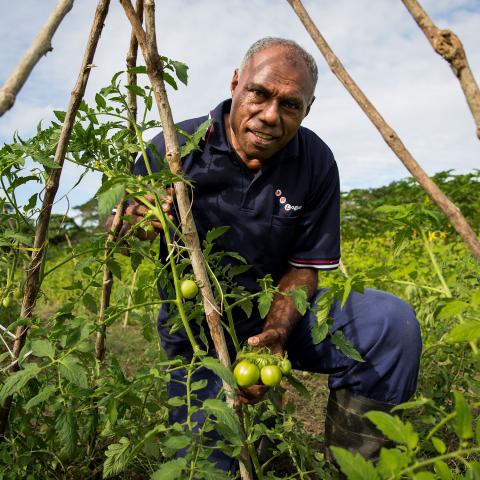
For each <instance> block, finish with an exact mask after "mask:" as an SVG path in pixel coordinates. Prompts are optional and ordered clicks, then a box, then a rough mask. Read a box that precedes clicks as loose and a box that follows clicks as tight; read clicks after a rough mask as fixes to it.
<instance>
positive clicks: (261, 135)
mask: <svg viewBox="0 0 480 480" xmlns="http://www.w3.org/2000/svg"><path fill="white" fill-rule="evenodd" d="M250 132H251V133H253V135H254V136H255V137H256V138H257V139H258V140H260V141H261V142H262V143H264V142H271V141H273V140H276V137H274V136H273V135H270V134H269V133H265V132H259V131H258V130H250Z"/></svg>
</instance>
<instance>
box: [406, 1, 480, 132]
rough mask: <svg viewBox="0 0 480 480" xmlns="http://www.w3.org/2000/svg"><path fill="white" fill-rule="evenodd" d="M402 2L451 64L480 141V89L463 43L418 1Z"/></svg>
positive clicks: (433, 44) (437, 50) (429, 39)
mask: <svg viewBox="0 0 480 480" xmlns="http://www.w3.org/2000/svg"><path fill="white" fill-rule="evenodd" d="M402 2H403V4H404V5H405V7H407V10H408V11H409V12H410V14H411V15H412V17H413V19H414V20H415V22H417V25H418V26H419V27H420V29H421V30H422V32H423V33H424V34H425V36H426V37H427V40H428V41H429V42H430V45H431V46H432V47H433V49H434V50H435V51H436V52H437V53H438V54H439V55H440V56H441V57H442V58H443V59H444V60H446V61H447V62H448V63H449V64H450V68H451V69H452V72H453V73H454V75H455V76H456V77H457V78H458V81H459V82H460V86H461V87H462V90H463V93H464V95H465V99H466V100H467V104H468V106H469V108H470V111H471V112H472V115H473V120H474V121H475V125H476V126H477V137H478V138H479V139H480V89H479V88H478V84H477V81H476V80H475V77H474V76H473V72H472V69H471V68H470V65H469V63H468V60H467V55H466V53H465V50H464V48H463V45H462V42H461V41H460V39H459V38H458V37H457V35H455V33H454V32H452V31H451V30H446V29H440V28H438V27H437V26H436V25H435V24H434V23H433V21H432V19H431V18H430V17H429V16H428V14H427V12H426V11H425V10H424V9H423V8H422V6H421V5H420V3H419V2H418V1H417V0H402Z"/></svg>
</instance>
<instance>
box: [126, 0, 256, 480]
mask: <svg viewBox="0 0 480 480" xmlns="http://www.w3.org/2000/svg"><path fill="white" fill-rule="evenodd" d="M119 1H120V4H121V5H122V7H123V9H124V10H125V13H126V15H127V17H128V19H129V20H130V23H131V24H132V28H133V30H134V32H135V35H136V37H137V41H138V43H139V45H140V48H141V50H142V54H143V57H144V59H145V63H146V66H147V73H148V77H149V79H150V83H151V85H152V89H153V92H154V96H155V100H156V103H157V107H158V111H159V114H160V120H161V123H162V127H163V135H164V138H165V146H166V159H167V161H168V164H169V167H170V170H171V171H172V172H173V173H174V174H178V173H180V172H181V162H180V148H179V145H178V139H177V134H176V131H175V125H174V123H173V118H172V111H171V109H170V105H169V102H168V97H167V92H166V90H165V83H164V81H163V64H162V59H161V57H160V55H159V54H158V51H157V49H156V40H155V39H154V38H153V35H154V8H155V5H154V1H153V0H145V24H146V25H147V27H149V30H148V38H147V34H146V33H145V32H144V30H143V28H142V25H141V23H140V21H139V19H138V17H137V15H136V14H135V11H134V9H133V7H132V4H131V2H130V0H119ZM174 189H175V196H176V199H177V204H178V208H179V212H180V220H181V229H182V233H183V240H184V243H185V247H186V249H187V251H188V253H189V256H190V260H191V262H192V268H193V272H194V274H195V278H196V280H197V281H198V283H199V285H200V292H201V295H202V301H203V307H204V310H205V316H206V319H207V323H208V327H209V329H210V335H211V337H212V340H213V343H214V346H215V350H216V352H217V355H218V358H219V360H220V362H221V363H222V364H223V365H224V366H225V367H227V368H229V369H230V368H231V363H230V356H229V354H228V349H227V344H226V342H225V336H224V333H223V328H222V325H221V321H220V313H219V312H220V310H219V307H218V305H217V304H216V301H215V297H214V295H213V292H212V288H211V285H210V279H209V277H208V273H207V269H206V265H205V259H204V257H203V254H202V249H201V246H200V240H199V238H198V233H197V229H196V227H195V222H194V219H193V215H192V211H191V206H190V199H189V195H188V190H187V187H186V185H185V184H184V183H183V182H176V183H175V184H174ZM223 386H224V389H225V391H226V392H227V402H228V404H229V405H230V406H231V407H232V408H233V409H234V400H235V391H234V390H233V389H232V387H230V386H229V385H228V384H226V383H225V382H224V384H223ZM238 413H240V414H241V412H240V411H239V410H238V409H237V414H238ZM240 419H241V417H240ZM241 424H243V423H241ZM241 456H242V461H241V462H240V468H241V472H240V473H241V476H242V479H245V480H250V479H252V475H251V470H250V468H251V467H250V457H249V456H248V453H247V452H246V449H245V448H244V449H243V452H242V455H241Z"/></svg>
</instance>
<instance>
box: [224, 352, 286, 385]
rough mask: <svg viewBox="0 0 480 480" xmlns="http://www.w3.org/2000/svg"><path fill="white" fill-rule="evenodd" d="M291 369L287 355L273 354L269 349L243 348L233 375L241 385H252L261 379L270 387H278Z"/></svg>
mask: <svg viewBox="0 0 480 480" xmlns="http://www.w3.org/2000/svg"><path fill="white" fill-rule="evenodd" d="M291 371H292V364H291V362H290V360H289V359H288V358H287V357H286V356H285V357H282V356H280V355H273V354H271V353H270V351H269V350H268V349H261V350H255V351H247V350H243V351H242V352H240V353H239V354H238V355H237V362H236V365H235V368H234V369H233V376H234V377H235V381H236V382H237V385H238V386H239V387H251V386H252V385H255V384H258V383H260V382H259V381H261V383H263V385H266V386H268V387H276V386H277V385H279V384H280V382H281V381H282V378H283V376H284V375H289V374H290V372H291Z"/></svg>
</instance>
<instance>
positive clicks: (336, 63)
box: [287, 0, 480, 260]
mask: <svg viewBox="0 0 480 480" xmlns="http://www.w3.org/2000/svg"><path fill="white" fill-rule="evenodd" d="M287 1H288V3H289V4H290V5H291V7H292V8H293V10H294V11H295V13H296V14H297V16H298V18H299V19H300V21H301V22H302V23H303V25H304V26H305V29H306V30H307V32H308V33H309V34H310V36H311V37H312V39H313V41H314V42H315V44H316V45H317V47H318V49H319V50H320V52H321V53H322V55H323V56H324V57H325V60H326V61H327V63H328V65H329V67H330V69H331V70H332V72H333V73H334V75H335V76H336V77H337V78H338V79H339V80H340V82H341V83H342V84H343V86H344V87H345V88H346V89H347V90H348V92H349V93H350V95H352V97H353V98H354V99H355V101H356V102H357V103H358V104H359V106H360V108H361V109H362V110H363V111H364V113H365V114H366V115H367V117H368V118H369V119H370V121H371V122H372V123H373V124H374V125H375V127H376V128H377V130H378V131H379V132H380V134H381V135H382V137H383V139H384V140H385V142H386V143H387V145H388V146H389V147H390V148H391V149H392V150H393V152H394V153H395V155H397V157H398V158H399V159H400V161H401V162H402V163H403V164H404V165H405V167H406V168H407V170H408V171H409V172H410V173H411V174H412V175H413V177H414V178H415V179H416V180H417V182H418V183H419V184H420V185H421V186H422V188H423V189H424V190H425V191H426V193H427V195H428V196H429V197H430V198H431V199H432V201H433V202H434V203H435V204H436V205H437V206H438V208H439V209H440V210H441V211H442V213H443V214H444V215H445V216H446V217H447V219H448V221H449V222H450V223H451V224H452V226H453V227H454V228H455V230H456V231H457V233H458V234H459V235H460V237H461V238H462V240H463V241H464V242H465V243H466V245H467V247H468V248H469V249H470V251H471V252H472V254H473V256H474V257H475V258H476V259H477V260H480V242H479V240H478V238H477V236H476V234H475V232H474V231H473V229H472V227H471V226H470V225H469V224H468V222H467V220H466V219H465V217H464V216H463V214H462V212H461V211H460V209H459V208H458V207H457V206H456V205H455V204H454V203H453V202H452V201H451V200H450V199H449V198H448V197H447V196H446V195H445V194H444V193H443V192H442V190H440V188H439V187H438V186H437V185H436V183H435V182H434V181H433V180H432V179H431V178H430V177H429V176H428V175H427V173H426V172H425V170H423V168H422V167H421V166H420V165H419V164H418V162H417V161H416V160H415V159H414V158H413V156H412V154H411V153H410V152H409V151H408V150H407V147H406V146H405V145H404V144H403V142H402V141H401V140H400V138H399V137H398V135H397V133H396V132H395V131H394V130H393V129H392V128H391V127H390V125H388V124H387V122H386V121H385V119H384V118H383V117H382V116H381V115H380V113H379V112H378V110H377V109H376V108H375V107H374V105H373V104H372V103H371V102H370V100H369V99H368V98H367V97H366V95H365V94H364V93H363V91H362V90H361V89H360V87H359V86H358V85H357V84H356V83H355V81H354V80H353V79H352V77H351V76H350V75H349V74H348V72H347V71H346V70H345V67H344V66H343V65H342V63H341V62H340V60H339V59H338V57H337V56H336V55H335V54H334V53H333V51H332V49H331V48H330V46H329V45H328V43H327V42H326V41H325V39H324V38H323V36H322V35H321V33H320V31H319V30H318V28H317V26H316V25H315V23H314V22H313V20H312V18H311V17H310V16H309V14H308V12H307V11H306V10H305V7H304V6H303V5H302V2H301V1H300V0H287Z"/></svg>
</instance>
